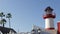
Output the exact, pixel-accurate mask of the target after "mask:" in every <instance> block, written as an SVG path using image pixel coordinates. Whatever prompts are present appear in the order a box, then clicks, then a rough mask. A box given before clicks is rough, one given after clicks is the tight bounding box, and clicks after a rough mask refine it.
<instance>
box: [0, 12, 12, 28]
mask: <svg viewBox="0 0 60 34" xmlns="http://www.w3.org/2000/svg"><path fill="white" fill-rule="evenodd" d="M0 17H1V19H0V24H2V25H3V27H4V24H6V22H7V21H6V19H4V18H3V17H6V18H8V19H9V27H11V26H10V25H11V24H10V18H12V15H11V14H10V13H8V14H7V15H6V16H5V14H4V13H3V12H1V13H0Z"/></svg>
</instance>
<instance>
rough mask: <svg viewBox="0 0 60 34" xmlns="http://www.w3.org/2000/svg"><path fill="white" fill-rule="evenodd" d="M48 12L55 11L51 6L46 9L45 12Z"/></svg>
mask: <svg viewBox="0 0 60 34" xmlns="http://www.w3.org/2000/svg"><path fill="white" fill-rule="evenodd" d="M47 10H50V11H53V9H52V8H51V7H50V6H48V7H47V8H46V9H45V11H47Z"/></svg>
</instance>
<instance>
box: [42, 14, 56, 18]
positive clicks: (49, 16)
mask: <svg viewBox="0 0 60 34" xmlns="http://www.w3.org/2000/svg"><path fill="white" fill-rule="evenodd" d="M43 18H44V19H46V18H55V15H52V14H46V15H44V16H43Z"/></svg>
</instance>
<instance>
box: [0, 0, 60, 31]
mask: <svg viewBox="0 0 60 34" xmlns="http://www.w3.org/2000/svg"><path fill="white" fill-rule="evenodd" d="M59 3H60V0H0V12H4V13H5V14H7V13H11V14H12V18H11V28H13V29H15V30H16V31H18V30H19V31H20V32H27V31H31V29H32V25H33V24H35V25H37V26H39V27H42V28H44V27H45V26H44V25H45V23H44V19H43V17H42V16H43V14H44V9H45V8H46V7H47V6H51V7H52V8H53V9H54V12H55V13H56V18H55V22H54V25H55V28H57V21H59V20H60V15H59V14H60V4H59ZM5 26H6V27H9V23H8V19H7V23H6V24H5Z"/></svg>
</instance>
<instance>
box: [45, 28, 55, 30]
mask: <svg viewBox="0 0 60 34" xmlns="http://www.w3.org/2000/svg"><path fill="white" fill-rule="evenodd" d="M54 29H55V28H46V30H54Z"/></svg>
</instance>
